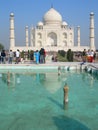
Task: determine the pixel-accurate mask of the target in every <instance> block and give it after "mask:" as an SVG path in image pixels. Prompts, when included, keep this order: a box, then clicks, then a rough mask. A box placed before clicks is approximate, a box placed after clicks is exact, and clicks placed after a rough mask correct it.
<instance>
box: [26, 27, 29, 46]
mask: <svg viewBox="0 0 98 130" xmlns="http://www.w3.org/2000/svg"><path fill="white" fill-rule="evenodd" d="M25 32H26V47H28V46H29V33H28V26H26V27H25Z"/></svg>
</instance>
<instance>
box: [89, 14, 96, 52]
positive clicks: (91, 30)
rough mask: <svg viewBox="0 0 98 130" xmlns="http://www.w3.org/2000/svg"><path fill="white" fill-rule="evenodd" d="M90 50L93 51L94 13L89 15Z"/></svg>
mask: <svg viewBox="0 0 98 130" xmlns="http://www.w3.org/2000/svg"><path fill="white" fill-rule="evenodd" d="M89 38H90V49H91V50H95V35H94V13H93V12H91V13H90V37H89Z"/></svg>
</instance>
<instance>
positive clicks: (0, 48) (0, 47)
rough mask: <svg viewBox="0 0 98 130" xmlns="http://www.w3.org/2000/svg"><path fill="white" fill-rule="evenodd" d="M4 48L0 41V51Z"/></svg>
mask: <svg viewBox="0 0 98 130" xmlns="http://www.w3.org/2000/svg"><path fill="white" fill-rule="evenodd" d="M3 49H4V46H3V45H2V44H1V43H0V51H1V50H3Z"/></svg>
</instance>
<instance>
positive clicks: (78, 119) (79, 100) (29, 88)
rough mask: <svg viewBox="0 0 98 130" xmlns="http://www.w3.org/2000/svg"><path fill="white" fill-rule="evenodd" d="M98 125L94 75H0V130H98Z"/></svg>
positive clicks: (71, 72) (97, 80)
mask: <svg viewBox="0 0 98 130" xmlns="http://www.w3.org/2000/svg"><path fill="white" fill-rule="evenodd" d="M65 83H67V85H68V86H69V96H68V98H69V102H68V104H66V106H64V104H63V98H64V92H63V87H64V84H65ZM97 123H98V79H97V78H95V77H93V76H92V75H91V74H88V73H85V72H79V71H62V73H61V74H60V75H58V72H56V71H53V70H52V71H50V72H49V71H47V70H46V71H35V72H32V71H27V72H22V71H21V72H20V71H19V72H14V71H10V70H8V71H6V72H0V130H98V125H97Z"/></svg>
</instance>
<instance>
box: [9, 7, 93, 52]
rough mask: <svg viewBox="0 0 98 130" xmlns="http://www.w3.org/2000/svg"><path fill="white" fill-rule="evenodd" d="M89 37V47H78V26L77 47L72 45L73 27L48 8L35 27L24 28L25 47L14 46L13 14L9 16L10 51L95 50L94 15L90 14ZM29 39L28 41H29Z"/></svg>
mask: <svg viewBox="0 0 98 130" xmlns="http://www.w3.org/2000/svg"><path fill="white" fill-rule="evenodd" d="M89 31H90V36H89V43H88V44H89V46H81V45H80V41H81V39H80V26H77V45H76V43H74V32H75V31H74V27H71V26H70V25H68V24H67V22H65V21H63V20H62V16H61V14H60V13H59V12H58V11H56V10H55V9H54V8H50V9H49V10H48V11H47V12H46V13H45V14H44V16H43V20H42V21H40V22H38V23H37V25H36V27H32V28H31V29H30V36H29V28H28V26H26V27H25V43H26V45H25V46H15V29H14V14H13V13H11V14H10V49H12V50H13V51H15V50H17V49H19V50H21V51H22V50H36V49H38V50H39V49H40V48H41V47H44V48H45V49H46V50H47V51H50V50H51V51H58V50H65V51H66V50H68V49H72V50H73V51H77V50H78V51H82V50H83V49H84V48H85V49H92V50H95V43H94V39H95V37H94V13H93V12H91V13H90V27H89ZM29 37H30V39H29Z"/></svg>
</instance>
